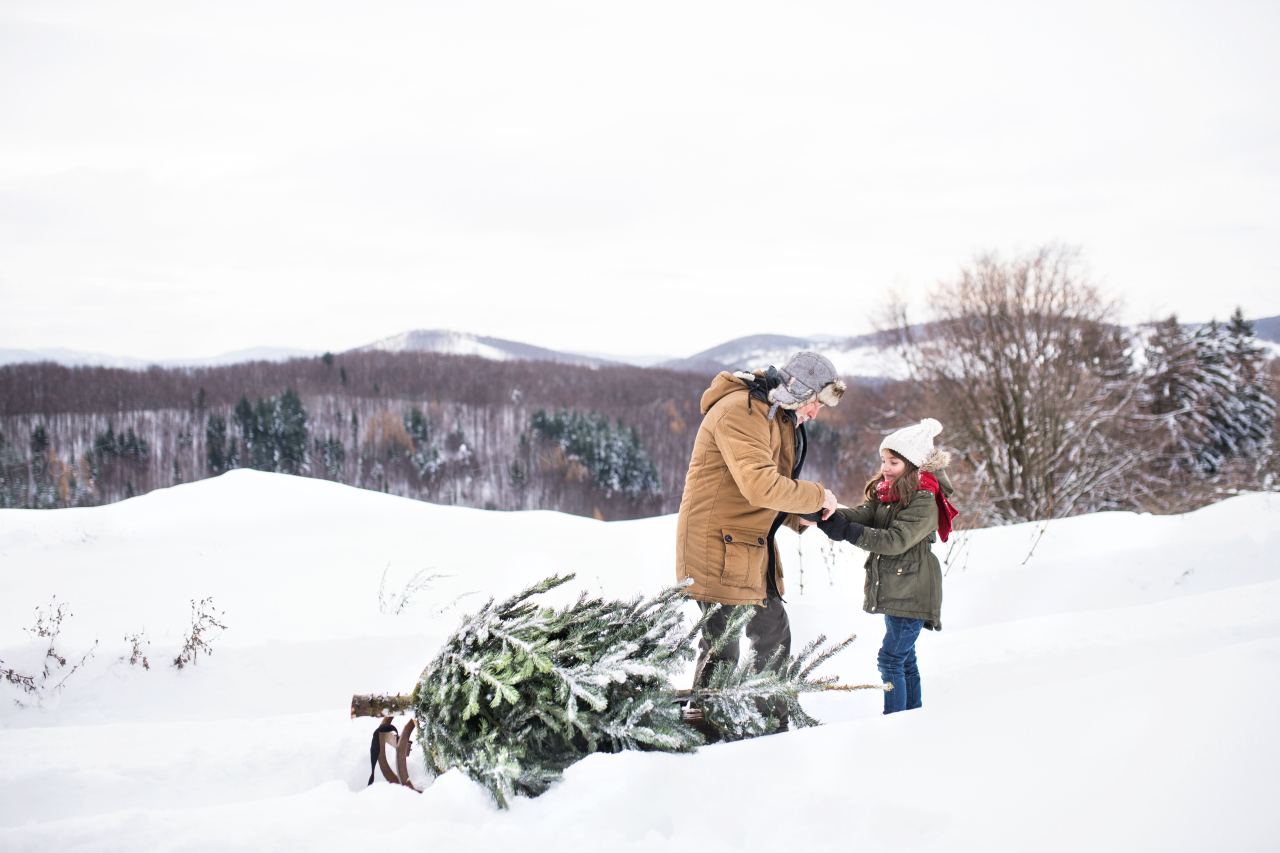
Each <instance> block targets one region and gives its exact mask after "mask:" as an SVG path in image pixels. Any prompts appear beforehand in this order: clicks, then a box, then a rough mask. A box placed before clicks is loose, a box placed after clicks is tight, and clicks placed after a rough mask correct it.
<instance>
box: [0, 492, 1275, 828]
mask: <svg viewBox="0 0 1280 853" xmlns="http://www.w3.org/2000/svg"><path fill="white" fill-rule="evenodd" d="M960 504H961V508H962V509H963V501H960ZM674 526H675V519H674V517H671V516H667V517H661V518H652V519H645V520H640V521H628V522H612V523H602V522H597V521H593V520H591V519H584V518H578V517H572V516H564V515H557V514H553V513H546V512H529V513H494V512H484V511H481V510H473V509H462V508H455V507H446V506H437V505H431V504H424V503H420V502H417V501H412V500H406V499H401V498H395V497H390V496H387V495H383V494H379V493H376V492H371V491H361V490H357V489H353V488H349V487H346V486H341V485H337V484H334V483H330V482H326V481H322V480H310V479H301V478H294V477H287V476H283V475H275V474H262V473H257V472H253V471H247V470H239V471H234V472H232V473H229V474H226V475H223V476H221V477H218V478H216V479H213V480H205V481H201V482H198V483H194V484H189V485H184V486H178V487H175V488H172V489H164V490H159V491H155V492H152V493H150V494H147V495H144V496H142V497H139V498H135V499H132V500H128V501H124V502H122V503H118V504H113V505H110V506H103V507H95V508H87V509H68V510H56V511H27V510H4V511H0V659H3V660H4V661H5V665H6V666H15V667H17V666H23V667H33V666H35V665H37V664H38V663H39V661H38V658H39V654H40V652H41V647H40V646H38V645H37V644H36V643H34V642H33V641H32V640H31V639H30V638H29V637H28V635H26V634H24V633H23V631H22V628H23V627H24V626H27V627H29V626H31V625H32V622H33V619H32V611H33V609H34V608H35V607H37V606H44V607H45V608H46V610H47V608H48V605H49V603H50V601H51V598H52V597H53V596H55V595H56V596H57V600H58V601H59V602H67V603H69V604H70V606H71V612H72V613H74V616H73V617H71V618H70V619H69V620H67V621H66V622H65V623H64V626H63V634H62V637H61V638H60V640H59V644H60V649H61V651H62V652H63V653H64V654H69V655H72V654H73V655H74V658H73V662H74V660H75V659H78V658H79V656H80V655H81V654H83V652H84V651H85V650H86V649H87V648H88V647H89V646H90V644H91V643H92V642H93V640H94V639H95V638H96V639H98V640H99V641H100V645H99V646H98V648H97V651H96V654H95V656H94V657H93V658H92V659H91V660H90V661H89V663H88V664H87V666H86V668H85V669H84V670H83V671H81V672H77V673H75V674H73V675H72V676H71V677H70V679H69V680H68V681H67V683H66V687H65V690H64V691H63V692H62V694H61V695H58V696H52V697H50V698H49V699H47V700H46V701H45V703H44V707H43V708H25V709H24V708H19V707H17V706H16V705H15V704H14V702H13V699H14V698H16V697H20V696H21V694H19V693H18V692H17V691H16V690H15V689H14V688H12V687H11V686H9V685H2V687H3V691H4V695H3V696H0V699H2V700H3V702H0V850H4V851H37V850H38V851H54V850H56V851H74V850H128V851H138V850H174V851H179V850H180V851H194V850H208V851H229V850H281V851H285V850H288V851H296V850H352V849H369V850H384V851H396V850H411V849H429V850H469V851H470V850H477V851H484V850H507V851H510V850H520V851H543V850H546V851H552V850H555V851H564V850H698V851H714V850H723V849H747V850H756V849H759V850H766V849H770V850H772V849H779V848H782V847H786V848H788V849H797V850H805V851H811V850H819V851H825V850H859V851H889V850H895V851H896V850H903V849H913V850H917V849H918V850H939V851H1010V853H1015V851H1016V853H1022V851H1026V850H1028V849H1035V850H1038V851H1043V850H1048V851H1059V850H1061V851H1068V850H1071V851H1074V850H1085V849H1087V850H1091V851H1095V850H1102V851H1110V850H1116V851H1137V850H1163V851H1204V850H1211V849H1230V850H1243V851H1261V850H1272V849H1275V848H1276V846H1277V843H1278V842H1280V813H1278V812H1277V811H1276V810H1275V809H1274V803H1275V802H1276V800H1277V797H1278V796H1280V781H1277V778H1276V775H1275V773H1274V770H1273V765H1274V763H1275V762H1276V760H1277V759H1278V758H1280V730H1278V729H1277V727H1276V725H1275V716H1276V710H1275V709H1276V707H1277V705H1278V704H1280V496H1276V495H1265V494H1251V495H1242V496H1239V497H1235V498H1232V499H1230V500H1228V501H1225V502H1223V503H1220V504H1217V505H1215V506H1211V507H1208V508H1206V509H1203V510H1200V511H1198V512H1196V513H1193V514H1190V515H1186V516H1173V517H1149V516H1135V515H1131V514H1125V513H1112V514H1104V515H1096V516H1083V517H1077V518H1072V519H1066V520H1063V521H1057V522H1052V523H1050V524H1048V525H1033V524H1027V525H1020V526H1014V527H1006V528H999V529H992V530H983V531H978V532H977V533H975V534H973V535H972V536H971V537H970V538H967V539H964V540H963V541H959V540H957V544H958V547H955V548H948V547H947V546H943V545H938V546H935V548H936V549H937V552H938V554H939V555H940V556H944V555H948V556H949V558H950V561H949V569H948V575H947V577H946V581H945V584H946V601H945V603H944V606H943V623H944V630H943V631H942V632H941V633H940V634H931V633H928V632H926V635H925V636H923V637H922V638H921V641H920V645H919V653H920V661H921V669H922V672H923V677H924V703H925V706H924V708H922V709H920V710H918V711H912V712H908V713H904V714H899V715H895V716H893V717H883V716H881V715H880V714H879V703H880V697H879V696H878V695H876V694H872V693H869V692H864V693H855V694H844V695H824V696H820V697H818V698H817V699H816V700H815V701H812V702H807V703H806V704H807V706H808V707H810V708H811V710H812V711H813V712H814V713H815V714H816V715H817V716H818V717H820V718H821V719H823V720H824V721H825V722H826V723H827V725H825V726H823V727H821V728H817V729H806V730H802V731H795V732H788V733H783V734H778V735H774V736H770V737H766V738H761V739H758V740H755V741H748V742H743V743H737V744H721V745H716V746H712V747H705V748H703V749H702V750H701V751H699V753H698V754H696V755H685V756H680V755H665V754H654V753H625V754H621V755H596V756H592V757H590V758H588V759H587V760H585V761H583V762H581V763H579V764H577V765H575V766H573V767H571V768H570V769H569V771H568V773H567V774H566V778H565V780H564V781H563V782H562V783H559V784H557V785H556V786H554V787H553V788H552V789H551V791H550V792H548V793H547V794H546V795H544V796H543V797H540V798H538V799H535V800H526V799H521V800H518V801H516V802H515V803H514V806H513V808H512V809H511V810H510V811H509V812H499V811H497V810H496V809H495V807H494V806H493V805H492V802H491V801H490V799H489V797H488V794H487V793H485V792H484V791H483V790H482V789H481V788H479V787H478V786H477V785H475V784H473V783H472V782H470V781H469V780H467V779H465V778H464V777H462V776H461V775H459V774H458V773H456V772H451V773H449V774H446V775H445V776H443V777H441V778H440V779H438V780H436V781H435V782H434V784H433V785H431V787H429V788H428V789H427V790H426V792H425V793H423V794H416V793H414V792H412V791H410V790H408V789H407V788H400V787H392V786H390V785H387V784H385V783H383V782H381V781H379V782H377V783H375V784H374V786H373V787H371V788H366V787H365V781H366V779H367V777H368V773H369V767H368V744H369V737H370V733H371V732H372V730H373V728H374V725H375V721H373V720H370V719H357V720H352V719H349V717H348V712H347V708H348V703H349V701H350V697H351V694H352V693H354V692H373V691H393V692H394V691H401V690H407V689H409V688H410V687H411V686H412V685H413V683H414V681H415V678H416V676H417V674H418V672H419V671H420V670H421V668H422V667H423V666H424V665H425V664H426V663H427V661H428V659H429V658H430V656H431V655H432V654H433V652H434V651H435V649H436V648H437V646H438V644H439V643H440V641H441V639H442V638H443V637H444V636H445V635H446V634H447V633H448V632H450V631H451V629H452V628H453V626H454V625H455V623H456V621H457V619H458V616H459V613H460V612H461V611H462V610H464V609H467V608H471V607H474V606H475V605H476V604H478V603H479V602H480V601H481V600H482V599H483V598H485V597H487V596H489V595H491V594H492V595H501V594H504V593H508V592H511V591H514V590H515V589H517V588H519V587H522V586H524V585H525V584H527V583H528V582H530V581H532V580H535V579H538V578H541V577H543V576H545V575H548V574H550V573H552V572H563V571H566V570H572V571H576V572H578V578H577V580H576V581H575V582H574V583H573V584H570V586H571V587H575V588H587V589H590V590H593V591H603V592H604V593H605V594H607V595H610V596H629V595H632V594H635V593H639V592H653V591H655V590H657V589H659V588H660V587H662V586H663V585H665V584H667V583H668V582H670V581H671V579H672V561H673V550H674V548H673V534H674ZM783 535H784V536H785V538H784V539H783V540H782V548H783V553H784V559H785V560H786V568H787V584H788V593H787V598H788V600H789V605H788V606H789V610H790V614H791V620H792V624H793V627H794V630H795V633H796V640H797V642H798V643H802V642H805V641H807V640H809V639H810V638H812V637H813V636H815V635H816V634H818V633H820V632H825V633H827V634H828V635H829V636H847V635H848V634H850V633H856V634H858V636H859V638H858V640H857V641H856V642H855V643H854V644H853V647H852V648H851V649H850V651H848V652H846V653H845V654H843V655H841V656H840V657H837V658H836V659H835V660H834V661H833V662H832V663H831V664H829V665H828V669H829V670H830V671H832V672H837V673H839V674H840V675H841V676H843V677H844V678H845V679H846V680H849V681H854V682H858V681H863V680H871V679H874V678H875V675H876V673H875V652H876V649H877V646H878V644H879V640H880V636H881V634H882V631H883V627H882V623H881V621H880V620H878V619H876V618H873V617H871V616H869V615H867V614H864V613H862V612H861V607H860V604H861V580H862V577H861V576H862V571H861V569H860V568H859V565H860V562H861V561H860V559H858V557H857V556H856V553H855V549H852V548H851V547H849V546H845V547H844V549H843V550H842V551H840V552H838V553H837V554H836V555H835V565H834V566H833V567H828V566H827V565H826V561H824V559H823V556H822V553H823V551H825V550H826V549H821V548H820V547H819V546H820V544H821V543H822V542H823V541H825V540H823V539H822V537H821V535H820V534H819V533H816V532H815V533H811V534H807V535H806V536H805V537H803V539H801V540H799V541H798V540H797V537H795V536H794V535H792V534H790V533H788V532H786V531H783ZM801 543H802V544H803V554H802V555H800V554H798V553H797V547H798V545H800V544H801ZM801 557H802V559H801ZM421 569H428V570H429V571H428V574H433V573H434V574H438V575H447V577H439V578H437V579H436V580H434V581H433V582H432V584H431V586H430V588H429V589H427V590H425V591H423V592H422V593H421V594H419V595H418V596H417V597H415V598H413V599H411V600H410V601H409V603H408V605H407V606H406V607H405V608H404V609H403V611H402V612H401V613H400V614H399V615H395V613H394V612H393V611H394V610H395V607H394V603H395V601H396V599H397V594H398V593H400V592H402V591H403V590H404V588H405V584H406V582H407V581H408V580H409V579H410V577H411V576H413V574H414V573H415V572H417V571H418V570H421ZM384 572H385V579H386V582H385V584H383V585H382V600H383V603H384V604H389V605H390V606H387V607H385V608H383V609H385V610H387V611H388V612H381V610H380V607H379V588H380V583H381V582H382V579H383V577H384ZM802 584H803V588H802V586H801V585H802ZM575 591H576V590H575ZM575 591H568V590H566V591H564V593H563V596H562V597H561V598H560V599H559V600H563V598H567V597H569V596H570V595H573V594H575ZM208 596H212V597H213V599H214V602H215V604H216V606H217V609H218V610H220V611H222V612H223V613H224V614H225V615H224V616H223V617H222V621H223V622H225V624H226V625H227V630H226V631H225V632H224V633H222V634H221V635H220V636H218V637H217V638H216V639H215V640H214V643H213V649H214V651H213V654H212V655H211V656H202V657H200V658H199V660H198V662H197V664H196V665H195V666H193V667H188V668H186V669H183V670H182V671H178V670H177V669H175V668H174V667H173V666H171V665H170V661H172V659H173V657H174V656H175V655H176V654H177V652H178V649H179V647H180V645H181V643H182V637H183V634H184V632H185V631H186V629H187V628H188V627H189V624H190V604H189V602H190V601H191V600H192V599H197V600H198V599H202V598H205V597H208ZM144 628H145V631H146V634H147V635H148V636H149V638H150V640H151V645H150V646H145V647H143V650H144V651H145V652H146V653H147V654H148V656H149V659H150V663H151V665H152V668H151V670H150V671H144V670H143V669H142V668H141V667H139V666H130V665H129V664H128V663H127V662H122V661H121V660H120V658H121V656H122V655H126V654H127V653H128V651H129V646H128V644H127V643H126V642H124V641H123V640H122V638H123V637H124V636H125V635H126V634H133V633H134V632H138V631H142V630H143V629H144ZM419 765H420V762H414V764H413V766H415V767H417V766H419ZM418 773H419V776H418V781H419V782H425V781H426V780H425V779H424V778H422V774H421V771H420V770H419V771H418Z"/></svg>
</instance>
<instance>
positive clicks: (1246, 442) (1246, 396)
mask: <svg viewBox="0 0 1280 853" xmlns="http://www.w3.org/2000/svg"><path fill="white" fill-rule="evenodd" d="M1223 343H1224V349H1225V354H1226V361H1227V364H1228V366H1229V367H1230V368H1231V372H1232V375H1233V376H1234V378H1235V389H1236V400H1237V401H1238V408H1239V416H1238V420H1237V423H1238V433H1237V434H1236V435H1235V436H1234V438H1235V443H1234V446H1233V447H1232V448H1231V450H1232V453H1233V455H1235V456H1239V457H1244V458H1256V457H1261V456H1263V455H1265V454H1266V453H1267V452H1268V451H1269V450H1270V449H1271V435H1272V429H1273V427H1274V424H1275V420H1276V401H1275V399H1274V398H1273V397H1272V396H1271V394H1270V390H1271V389H1270V387H1269V382H1268V381H1267V380H1268V377H1267V372H1266V367H1265V365H1266V361H1267V351H1266V349H1265V348H1264V347H1262V346H1261V345H1260V344H1259V343H1258V339H1257V336H1256V335H1255V334H1254V330H1253V323H1251V322H1249V321H1248V320H1246V319H1245V318H1244V312H1243V311H1242V310H1241V309H1240V308H1236V310H1235V313H1234V314H1232V315H1231V320H1230V321H1229V322H1228V323H1227V325H1226V328H1225V329H1224V342H1223Z"/></svg>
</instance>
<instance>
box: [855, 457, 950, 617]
mask: <svg viewBox="0 0 1280 853" xmlns="http://www.w3.org/2000/svg"><path fill="white" fill-rule="evenodd" d="M933 473H934V476H936V477H937V478H938V483H939V484H940V485H941V486H942V491H943V493H944V494H946V495H948V496H950V495H951V494H952V492H953V489H952V486H951V480H950V479H948V478H947V475H946V472H945V471H935V472H933ZM836 512H838V513H839V514H840V515H841V517H842V518H843V519H844V520H845V521H847V522H856V523H858V524H861V525H863V526H864V527H865V529H864V530H863V531H862V534H861V535H860V536H859V537H858V540H857V541H856V542H854V543H853V544H855V545H857V546H858V547H859V548H861V549H863V550H864V551H870V552H871V553H870V554H868V555H867V561H866V563H865V568H866V571H867V577H866V581H865V582H864V584H863V588H862V593H863V600H862V609H863V610H865V611H866V612H868V613H875V614H881V613H883V614H885V615H888V616H901V617H903V618H906V619H923V620H924V627H926V628H928V629H930V630H932V631H941V630H942V565H941V564H940V563H939V562H938V558H937V557H935V556H934V554H933V550H932V548H931V547H930V546H932V545H933V543H934V541H935V540H936V539H937V538H938V504H937V499H936V498H935V497H934V496H933V494H932V493H931V492H926V491H924V490H923V489H921V490H920V491H918V492H916V496H915V497H914V498H913V499H912V500H911V503H910V505H908V506H906V507H904V508H902V509H901V510H899V509H898V504H896V503H891V504H886V503H882V502H880V501H878V500H872V501H863V502H862V503H861V504H859V505H858V506H855V507H852V508H847V507H841V508H840V509H838V510H836Z"/></svg>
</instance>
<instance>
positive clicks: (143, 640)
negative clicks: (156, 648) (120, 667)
mask: <svg viewBox="0 0 1280 853" xmlns="http://www.w3.org/2000/svg"><path fill="white" fill-rule="evenodd" d="M124 641H125V642H126V643H128V644H129V646H130V648H129V654H127V655H121V656H120V662H121V663H128V664H129V666H137V665H138V664H142V668H143V669H151V662H150V661H148V660H147V656H146V655H145V654H143V652H142V647H143V646H149V645H151V641H150V640H148V639H147V632H146V631H145V630H144V631H140V632H138V633H134V634H125V635H124Z"/></svg>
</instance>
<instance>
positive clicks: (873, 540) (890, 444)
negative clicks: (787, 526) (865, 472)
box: [818, 418, 956, 714]
mask: <svg viewBox="0 0 1280 853" xmlns="http://www.w3.org/2000/svg"><path fill="white" fill-rule="evenodd" d="M940 432H942V424H940V423H938V422H937V421H935V420H934V419H933V418H925V419H924V420H923V421H921V422H920V423H918V424H915V425H914V426H909V427H906V428H905V429H900V430H898V431H897V432H895V433H893V434H892V435H890V436H889V437H888V438H886V439H885V440H884V441H882V442H881V443H880V476H879V477H878V478H876V479H874V480H872V481H871V482H869V483H867V487H866V489H865V491H864V498H863V501H862V503H860V504H858V505H857V506H856V507H854V508H853V509H846V508H841V509H838V510H836V511H835V512H834V513H833V514H832V515H831V517H830V518H828V519H827V520H826V521H822V522H819V523H818V526H819V527H820V528H822V531H823V532H824V533H826V534H827V536H829V537H830V538H831V539H834V540H836V541H844V542H852V543H853V544H854V545H857V546H858V547H859V548H861V549H863V550H864V551H870V552H871V553H870V554H869V555H868V556H867V562H866V566H865V567H866V570H867V578H866V582H865V585H864V586H863V603H862V609H863V610H865V611H866V612H868V613H879V614H883V615H884V624H885V632H884V643H883V644H882V645H881V646H880V656H879V658H878V662H879V667H880V677H881V678H882V679H883V680H884V681H885V683H887V684H892V685H893V689H892V690H889V691H887V692H886V693H885V694H884V712H885V713H886V714H892V713H894V712H896V711H908V710H910V709H912V708H919V707H920V670H919V669H918V668H917V666H916V638H917V637H918V636H919V635H920V629H921V628H922V627H923V628H928V629H930V630H931V631H940V630H942V619H941V611H942V566H941V565H940V564H939V563H938V558H937V557H935V556H934V555H933V551H932V550H931V548H930V546H931V545H932V544H933V541H934V539H935V538H936V537H935V533H936V534H937V536H941V537H942V541H943V542H946V541H947V536H949V535H950V533H951V521H952V519H954V518H955V516H956V509H955V507H953V506H952V505H951V502H950V501H949V500H947V496H948V495H950V494H951V493H952V491H953V490H952V487H951V481H950V480H949V479H948V478H947V474H946V472H945V471H944V470H943V469H944V468H945V467H946V466H947V463H948V462H950V461H951V455H950V454H949V453H947V452H946V451H943V450H937V449H935V448H934V446H933V437H934V436H935V435H937V434H938V433H940Z"/></svg>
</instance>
